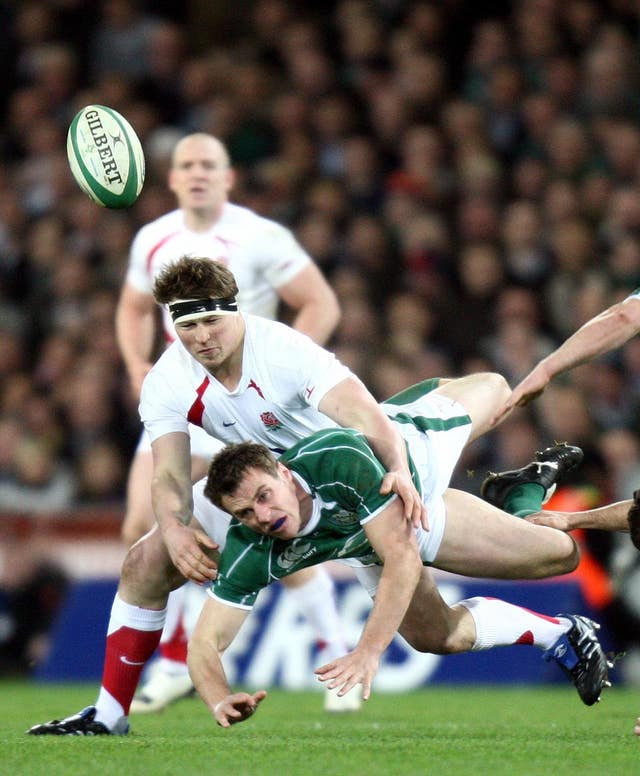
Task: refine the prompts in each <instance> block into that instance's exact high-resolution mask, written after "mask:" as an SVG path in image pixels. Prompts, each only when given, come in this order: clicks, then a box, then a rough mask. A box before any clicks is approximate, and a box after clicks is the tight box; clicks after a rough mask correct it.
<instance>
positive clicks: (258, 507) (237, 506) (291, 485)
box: [223, 464, 303, 539]
mask: <svg viewBox="0 0 640 776" xmlns="http://www.w3.org/2000/svg"><path fill="white" fill-rule="evenodd" d="M223 504H224V507H225V509H226V510H227V511H228V512H229V513H230V514H232V515H233V516H234V517H237V518H238V520H240V522H241V523H244V524H245V525H246V526H248V527H249V528H251V529H252V530H253V531H256V532H257V533H260V534H265V535H267V536H273V537H276V538H278V539H293V538H294V537H295V536H297V535H298V533H299V531H300V529H301V528H302V527H303V518H302V516H301V511H300V502H299V500H298V496H297V490H296V485H295V481H294V479H293V477H292V475H291V472H290V471H289V470H288V469H287V468H286V467H285V466H282V464H278V476H277V477H274V476H273V475H271V474H269V473H268V472H265V471H263V470H262V469H249V470H248V471H247V473H246V475H245V476H244V478H243V480H242V482H241V484H240V485H239V487H238V488H237V489H236V492H235V493H234V494H233V495H232V496H225V497H224V499H223Z"/></svg>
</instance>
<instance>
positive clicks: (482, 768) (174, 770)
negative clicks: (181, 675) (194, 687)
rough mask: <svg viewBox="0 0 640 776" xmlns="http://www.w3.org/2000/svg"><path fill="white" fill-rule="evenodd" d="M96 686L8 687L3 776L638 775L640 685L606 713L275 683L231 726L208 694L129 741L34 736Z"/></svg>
mask: <svg viewBox="0 0 640 776" xmlns="http://www.w3.org/2000/svg"><path fill="white" fill-rule="evenodd" d="M95 690H96V688H95V685H91V686H87V685H50V684H44V685H36V684H29V683H20V682H0V719H1V720H2V732H1V733H0V774H2V776H80V774H82V775H83V776H84V775H85V774H86V776H165V775H166V776H191V774H194V776H195V774H198V775H199V776H200V775H202V776H205V774H206V776H214V775H216V774H232V775H233V776H245V774H246V776H249V775H250V776H263V775H264V776H267V774H268V775H269V776H279V774H282V776H315V775H316V774H318V776H319V775H320V774H322V776H378V774H380V775H382V774H384V775H385V776H395V774H398V776H413V774H416V775H417V774H430V776H441V775H443V776H458V774H460V775H461V776H462V775H464V776H485V774H486V775H487V776H489V775H490V776H519V775H520V774H522V775H523V776H524V775H525V774H526V776H542V774H545V775H546V776H547V775H549V774H551V775H552V776H565V774H566V776H591V775H593V776H596V774H597V776H609V774H612V775H615V776H632V774H633V776H637V774H640V742H638V740H637V739H636V737H635V736H634V735H633V732H632V730H633V722H634V720H635V717H636V716H637V715H638V714H639V713H640V693H639V692H638V691H632V690H625V689H620V688H615V687H614V688H612V689H611V690H609V691H607V693H606V696H605V698H604V699H603V701H602V702H601V703H600V704H598V705H597V706H594V707H592V708H587V707H586V706H583V705H582V704H581V703H580V701H579V699H578V697H577V695H576V694H575V692H574V690H573V689H572V688H569V687H566V688H565V687H561V686H558V687H555V686H554V687H549V688H547V689H540V688H535V689H529V688H517V689H511V688H509V689H498V688H496V687H486V688H485V687H478V688H467V687H452V688H443V687H442V686H438V687H433V688H428V689H425V690H423V691H420V692H413V693H407V694H403V695H389V694H381V693H379V694H377V695H374V696H373V697H372V699H371V700H370V701H368V702H367V703H366V704H365V707H364V709H363V711H361V712H358V713H356V714H350V715H328V714H326V713H324V712H323V711H322V695H321V694H318V693H284V692H281V691H275V690H274V691H271V692H270V693H269V697H268V698H267V699H266V700H265V701H264V702H263V704H262V706H261V708H260V711H259V712H258V714H256V716H255V717H253V719H252V720H250V721H249V722H246V723H244V724H241V725H238V726H237V727H234V728H231V729H230V730H222V729H221V728H219V727H217V726H216V725H215V723H214V722H213V720H212V718H211V717H210V716H209V714H208V712H207V710H206V709H205V707H204V705H203V704H202V703H201V701H199V700H198V699H196V698H190V699H187V700H184V701H181V702H180V703H178V704H175V705H174V706H173V707H171V708H170V709H167V710H166V711H165V712H163V713H161V714H155V715H150V716H138V717H132V723H133V724H132V727H133V730H132V733H131V734H130V735H129V736H128V737H126V738H116V737H113V738H109V737H104V738H86V739H85V738H52V737H48V736H47V737H32V736H27V735H25V730H26V729H27V728H28V727H29V726H31V725H32V724H34V723H35V722H42V721H45V720H47V719H51V718H52V717H60V716H66V715H67V714H70V713H73V712H75V711H78V710H79V709H80V708H81V707H82V706H85V705H87V704H88V703H90V702H92V700H93V698H94V696H95Z"/></svg>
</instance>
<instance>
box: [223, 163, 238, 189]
mask: <svg viewBox="0 0 640 776" xmlns="http://www.w3.org/2000/svg"><path fill="white" fill-rule="evenodd" d="M235 185H236V171H235V170H234V169H233V167H227V174H226V181H225V189H226V190H227V191H231V189H232V188H233V187H234V186H235Z"/></svg>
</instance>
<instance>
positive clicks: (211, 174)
mask: <svg viewBox="0 0 640 776" xmlns="http://www.w3.org/2000/svg"><path fill="white" fill-rule="evenodd" d="M232 184H233V172H232V170H231V168H230V167H229V159H228V157H227V154H226V151H225V150H224V148H223V146H222V144H221V143H219V142H218V141H217V140H216V139H215V138H212V137H208V136H207V135H194V136H191V137H187V138H185V139H184V140H181V141H180V143H178V145H177V146H176V148H175V151H174V154H173V161H172V165H171V170H170V172H169V188H170V189H171V191H173V193H174V194H175V195H176V198H177V200H178V205H179V206H180V207H181V208H182V209H183V210H187V211H194V212H207V213H211V214H212V215H217V214H218V213H219V212H220V210H221V208H222V207H223V205H224V203H225V202H226V201H227V197H228V193H229V190H230V189H231V186H232Z"/></svg>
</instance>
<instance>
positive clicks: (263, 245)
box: [125, 202, 311, 341]
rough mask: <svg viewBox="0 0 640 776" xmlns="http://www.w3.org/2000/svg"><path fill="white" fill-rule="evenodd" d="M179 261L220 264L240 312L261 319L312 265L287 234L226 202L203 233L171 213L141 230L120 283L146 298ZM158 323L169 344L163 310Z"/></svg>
mask: <svg viewBox="0 0 640 776" xmlns="http://www.w3.org/2000/svg"><path fill="white" fill-rule="evenodd" d="M182 256H197V257H199V258H211V259H213V260H214V261H220V262H222V263H223V264H224V265H225V266H227V267H228V268H229V269H230V270H231V272H233V274H234V276H235V279H236V282H237V284H238V289H239V294H238V307H239V309H240V310H241V311H243V312H248V313H253V314H254V315H260V316H263V317H264V318H275V317H276V313H277V308H278V293H277V290H276V289H277V288H278V287H279V286H281V285H283V284H284V283H287V282H288V281H289V280H291V279H292V278H294V277H295V276H296V275H297V274H298V272H300V270H302V269H303V268H304V267H305V266H306V265H307V264H308V263H309V262H310V261H311V258H310V257H309V255H308V254H307V253H306V252H305V251H304V249H303V248H302V247H301V246H300V244H299V243H298V242H297V241H296V239H295V237H294V236H293V234H292V233H291V231H290V230H289V229H287V228H286V227H284V226H282V225H281V224H278V223H276V222H275V221H271V220H270V219H268V218H263V217H262V216H259V215H258V214H257V213H254V212H253V211H252V210H249V209H248V208H245V207H240V206H239V205H234V204H231V203H229V202H228V203H226V204H225V206H224V209H223V211H222V216H221V217H220V219H219V220H218V221H217V222H216V223H215V224H214V225H213V226H212V227H211V229H210V230H209V231H207V232H192V231H190V230H189V229H187V227H186V226H185V223H184V213H183V212H182V210H173V211H172V212H171V213H167V214H166V215H164V216H161V217H160V218H158V219H156V220H155V221H152V222H151V223H150V224H147V225H146V226H143V227H142V229H140V231H139V232H138V233H137V235H136V237H135V239H134V241H133V244H132V246H131V252H130V255H129V268H128V271H127V276H126V279H125V282H126V283H129V284H130V285H131V286H133V288H135V289H136V290H137V291H140V292H141V293H143V294H151V293H152V289H153V282H154V280H155V278H156V277H157V276H158V275H159V274H160V272H161V271H162V269H164V267H165V266H166V265H167V264H170V263H172V262H174V261H176V260H177V259H179V258H181V257H182ZM163 321H164V328H165V334H166V337H167V339H168V340H169V341H173V340H174V339H175V332H174V328H173V323H172V321H171V317H170V316H169V314H168V312H167V310H166V309H164V310H163Z"/></svg>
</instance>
